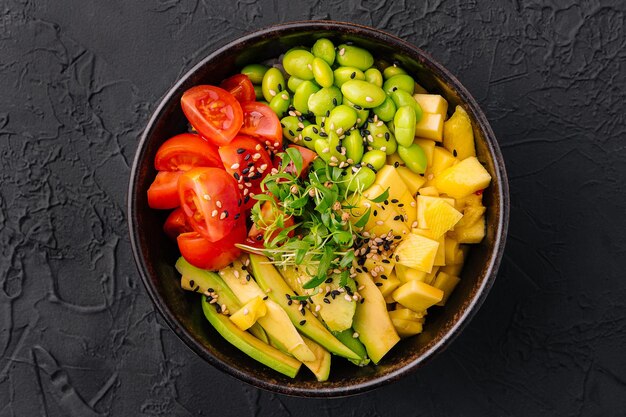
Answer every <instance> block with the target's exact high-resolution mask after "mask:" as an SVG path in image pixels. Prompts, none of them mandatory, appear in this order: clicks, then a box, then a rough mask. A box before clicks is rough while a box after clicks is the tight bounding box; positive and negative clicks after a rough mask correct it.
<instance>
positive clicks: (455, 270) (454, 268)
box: [439, 263, 463, 277]
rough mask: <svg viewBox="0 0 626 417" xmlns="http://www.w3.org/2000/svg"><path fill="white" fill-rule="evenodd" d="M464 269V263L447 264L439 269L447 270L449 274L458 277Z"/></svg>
mask: <svg viewBox="0 0 626 417" xmlns="http://www.w3.org/2000/svg"><path fill="white" fill-rule="evenodd" d="M462 270H463V264H462V263H461V264H452V265H451V264H447V265H446V266H443V267H441V269H439V271H441V272H445V273H446V274H448V275H452V276H454V277H458V276H460V275H461V271H462Z"/></svg>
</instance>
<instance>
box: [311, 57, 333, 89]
mask: <svg viewBox="0 0 626 417" xmlns="http://www.w3.org/2000/svg"><path fill="white" fill-rule="evenodd" d="M312 67H313V77H315V82H317V83H318V84H319V85H321V86H322V87H330V86H331V85H333V81H334V80H335V77H334V76H333V70H332V69H330V66H329V65H328V63H326V61H324V60H323V59H322V58H317V57H316V58H314V59H313V64H312Z"/></svg>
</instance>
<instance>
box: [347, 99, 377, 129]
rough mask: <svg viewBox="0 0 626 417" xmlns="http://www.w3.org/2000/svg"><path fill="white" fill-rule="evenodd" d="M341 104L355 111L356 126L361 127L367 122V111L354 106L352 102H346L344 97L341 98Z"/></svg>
mask: <svg viewBox="0 0 626 417" xmlns="http://www.w3.org/2000/svg"><path fill="white" fill-rule="evenodd" d="M343 104H345V105H346V106H349V107H352V108H353V109H354V110H355V111H356V125H357V126H358V127H361V126H363V125H364V124H365V122H367V118H368V117H369V114H370V112H369V110H367V109H364V108H363V107H361V106H359V105H355V104H354V103H353V102H351V101H350V100H348V99H347V98H346V97H344V98H343Z"/></svg>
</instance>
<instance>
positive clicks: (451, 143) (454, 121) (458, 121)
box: [443, 106, 476, 159]
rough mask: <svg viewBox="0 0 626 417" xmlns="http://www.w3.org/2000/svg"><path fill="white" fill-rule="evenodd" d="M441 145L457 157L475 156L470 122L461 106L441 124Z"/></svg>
mask: <svg viewBox="0 0 626 417" xmlns="http://www.w3.org/2000/svg"><path fill="white" fill-rule="evenodd" d="M443 146H444V147H445V148H446V149H447V150H449V151H450V152H451V153H452V154H453V155H454V156H456V157H458V158H459V159H465V158H468V157H470V156H476V147H475V145H474V130H473V129H472V122H471V121H470V117H469V115H468V114H467V112H466V111H465V109H463V107H461V106H456V109H455V110H454V114H453V115H452V116H451V117H450V118H449V119H448V120H446V121H445V122H444V124H443Z"/></svg>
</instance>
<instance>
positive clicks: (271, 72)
mask: <svg viewBox="0 0 626 417" xmlns="http://www.w3.org/2000/svg"><path fill="white" fill-rule="evenodd" d="M261 88H262V90H263V97H264V98H265V101H267V102H270V101H272V99H273V98H274V96H276V94H278V93H280V92H281V91H283V90H284V89H285V77H283V73H282V72H280V70H279V69H278V68H270V69H268V70H267V71H266V72H265V75H264V76H263V81H262V82H261Z"/></svg>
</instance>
